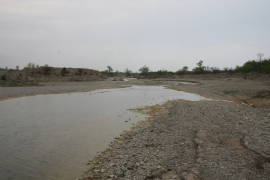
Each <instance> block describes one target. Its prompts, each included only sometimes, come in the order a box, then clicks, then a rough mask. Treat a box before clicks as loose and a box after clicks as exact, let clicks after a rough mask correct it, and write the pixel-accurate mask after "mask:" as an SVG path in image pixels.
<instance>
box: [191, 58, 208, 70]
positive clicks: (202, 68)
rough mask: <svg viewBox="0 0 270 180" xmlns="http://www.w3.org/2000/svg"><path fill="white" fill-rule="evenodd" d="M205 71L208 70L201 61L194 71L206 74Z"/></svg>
mask: <svg viewBox="0 0 270 180" xmlns="http://www.w3.org/2000/svg"><path fill="white" fill-rule="evenodd" d="M205 69H206V67H205V66H203V61H202V60H200V61H199V62H197V67H195V68H194V69H193V71H194V72H195V73H204V72H205Z"/></svg>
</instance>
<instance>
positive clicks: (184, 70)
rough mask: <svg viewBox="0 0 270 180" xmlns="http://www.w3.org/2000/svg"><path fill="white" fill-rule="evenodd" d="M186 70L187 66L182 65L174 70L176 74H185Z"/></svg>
mask: <svg viewBox="0 0 270 180" xmlns="http://www.w3.org/2000/svg"><path fill="white" fill-rule="evenodd" d="M187 72H188V66H184V67H182V69H179V70H178V71H176V74H178V75H181V74H186V73H187Z"/></svg>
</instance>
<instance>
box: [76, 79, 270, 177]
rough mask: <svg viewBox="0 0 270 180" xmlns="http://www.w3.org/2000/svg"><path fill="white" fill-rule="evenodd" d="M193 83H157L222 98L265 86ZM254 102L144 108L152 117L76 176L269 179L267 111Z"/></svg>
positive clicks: (249, 95) (269, 114) (248, 95)
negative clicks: (84, 171)
mask: <svg viewBox="0 0 270 180" xmlns="http://www.w3.org/2000/svg"><path fill="white" fill-rule="evenodd" d="M199 82H200V83H199V84H197V85H186V84H179V83H178V82H173V81H170V82H168V81H164V80H162V81H160V82H159V83H160V84H163V85H167V86H168V87H171V88H173V89H179V90H185V91H188V92H193V93H198V94H200V95H205V96H206V97H210V98H216V99H227V100H235V98H236V97H240V96H241V97H244V98H253V97H255V96H254V94H258V93H260V92H261V91H262V90H269V84H268V82H265V81H252V80H247V81H243V80H242V79H225V80H224V79H222V80H200V81H199ZM233 90H234V91H236V93H235V94H230V93H226V91H233ZM264 98H265V99H267V97H265V96H264ZM253 99H254V98H253ZM255 107H256V106H251V105H250V104H244V103H242V102H240V103H238V102H237V101H235V102H224V101H198V102H189V101H174V102H169V103H167V104H165V105H164V106H162V107H160V106H159V107H158V108H157V107H154V108H153V109H152V110H149V108H147V109H146V110H145V111H146V112H147V111H148V112H150V115H152V117H151V118H150V119H149V120H147V121H144V122H143V123H140V124H139V125H138V126H136V127H135V128H134V129H132V130H131V131H129V132H126V133H124V134H123V135H122V136H120V137H119V138H117V139H115V141H113V142H112V143H111V145H110V147H109V148H108V149H107V150H105V151H104V152H102V153H101V154H99V155H98V156H97V157H96V158H95V159H94V160H92V161H90V162H89V171H88V172H86V173H85V174H84V178H81V179H120V180H121V179H139V180H140V179H142V180H144V179H181V180H182V179H186V180H201V179H210V180H219V179H220V180H225V179H235V180H239V179H241V180H249V179H262V180H263V179H265V180H266V179H269V177H270V131H269V129H270V110H269V108H268V107H267V106H262V107H260V108H255ZM150 109H151V108H150Z"/></svg>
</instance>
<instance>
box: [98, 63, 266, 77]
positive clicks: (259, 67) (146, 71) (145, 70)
mask: <svg viewBox="0 0 270 180" xmlns="http://www.w3.org/2000/svg"><path fill="white" fill-rule="evenodd" d="M203 63H204V62H203V61H202V60H200V61H199V62H197V64H196V67H195V68H193V69H191V70H190V69H189V67H188V66H184V67H182V68H181V69H179V70H178V71H176V72H173V71H168V70H165V69H162V70H158V71H151V70H150V68H149V67H148V66H146V65H144V66H142V67H141V68H140V69H139V73H136V72H135V73H134V72H132V71H130V70H129V69H126V71H125V72H119V71H113V68H112V67H111V66H107V70H105V71H102V73H103V74H104V75H106V76H119V75H125V76H143V77H150V78H151V77H169V76H172V75H184V74H217V73H227V74H233V73H270V59H265V60H262V61H255V60H251V61H247V62H246V63H244V64H243V65H242V66H236V68H223V69H220V68H218V67H209V66H204V64H203Z"/></svg>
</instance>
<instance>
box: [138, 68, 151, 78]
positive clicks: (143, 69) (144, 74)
mask: <svg viewBox="0 0 270 180" xmlns="http://www.w3.org/2000/svg"><path fill="white" fill-rule="evenodd" d="M149 71H150V69H149V67H147V66H146V65H144V66H143V67H141V68H140V69H139V72H140V73H141V74H142V75H143V76H146V75H147V74H148V73H149Z"/></svg>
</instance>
